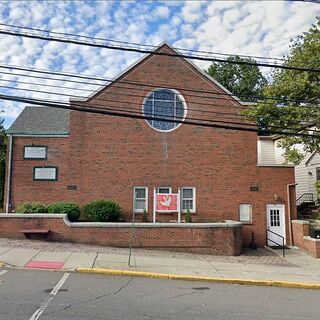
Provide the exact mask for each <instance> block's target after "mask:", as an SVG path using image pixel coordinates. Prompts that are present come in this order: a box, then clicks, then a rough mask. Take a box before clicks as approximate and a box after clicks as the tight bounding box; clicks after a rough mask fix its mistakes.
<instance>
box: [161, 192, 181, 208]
mask: <svg viewBox="0 0 320 320" xmlns="http://www.w3.org/2000/svg"><path fill="white" fill-rule="evenodd" d="M156 201H157V202H156V211H157V212H178V210H179V208H178V194H176V193H168V194H162V193H157V195H156Z"/></svg>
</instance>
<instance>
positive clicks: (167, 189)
mask: <svg viewBox="0 0 320 320" xmlns="http://www.w3.org/2000/svg"><path fill="white" fill-rule="evenodd" d="M171 192H172V189H171V187H158V189H157V193H165V194H167V193H171Z"/></svg>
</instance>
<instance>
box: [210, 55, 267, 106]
mask: <svg viewBox="0 0 320 320" xmlns="http://www.w3.org/2000/svg"><path fill="white" fill-rule="evenodd" d="M227 60H228V61H236V62H250V63H256V61H255V60H254V59H251V58H241V57H239V56H233V57H229V58H228V59H227ZM207 73H208V74H209V75H210V76H211V77H213V78H214V79H216V80H217V81H218V82H220V83H221V84H222V85H223V86H224V87H226V88H227V89H228V90H229V91H230V92H232V93H233V94H235V95H236V96H239V98H241V100H244V101H245V100H247V101H254V100H256V99H255V97H260V96H261V95H262V93H263V88H264V86H265V85H266V84H267V80H266V78H265V77H264V76H263V75H262V73H261V71H260V69H259V67H258V66H257V65H247V64H233V63H227V62H218V63H212V65H211V66H210V67H209V69H208V71H207Z"/></svg>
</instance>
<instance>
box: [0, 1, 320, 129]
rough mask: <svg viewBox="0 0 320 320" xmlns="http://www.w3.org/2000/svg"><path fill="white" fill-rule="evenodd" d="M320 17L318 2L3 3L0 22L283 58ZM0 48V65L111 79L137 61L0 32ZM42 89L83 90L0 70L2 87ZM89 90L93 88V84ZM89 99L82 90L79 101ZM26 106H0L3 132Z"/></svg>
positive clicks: (130, 55)
mask: <svg viewBox="0 0 320 320" xmlns="http://www.w3.org/2000/svg"><path fill="white" fill-rule="evenodd" d="M317 15H320V5H319V4H315V3H307V2H300V1H141V0H140V1H1V2H0V21H1V23H6V24H13V25H21V26H25V27H33V28H41V29H46V30H51V31H55V32H67V33H73V34H82V35H86V36H93V37H102V38H108V39H114V40H121V41H129V42H136V43H143V44H150V45H158V44H160V43H161V42H163V41H164V40H166V41H167V42H169V43H170V44H171V45H173V46H175V47H180V48H188V49H196V50H207V51H214V52H221V53H232V54H249V55H257V56H267V57H282V55H283V54H286V53H287V52H288V49H289V41H290V39H291V38H293V37H296V36H297V35H299V34H301V33H302V32H304V31H307V30H308V29H309V28H310V27H311V25H312V23H314V22H315V17H316V16H317ZM0 48H1V50H0V64H9V65H16V66H24V67H29V68H30V67H31V68H32V67H34V68H39V69H50V70H55V71H64V72H73V73H78V74H86V75H93V76H100V77H107V78H110V77H115V76H116V75H117V74H118V73H120V72H121V71H122V70H124V69H125V68H127V67H128V66H129V65H130V64H132V63H133V62H134V61H136V60H137V59H138V58H140V56H141V55H140V54H137V53H128V52H118V51H114V50H108V49H97V48H89V47H85V46H76V45H70V44H69V45H68V44H62V43H55V42H47V41H40V40H33V39H26V38H24V39H22V38H17V37H11V36H5V35H1V36H0ZM194 62H195V63H196V64H197V65H199V66H200V67H201V68H207V67H208V66H209V63H208V62H198V61H194ZM2 71H3V70H2ZM25 74H28V73H25ZM3 80H12V82H10V83H8V82H5V81H3ZM16 81H27V82H33V83H32V84H21V83H18V82H16ZM41 84H42V85H43V84H53V85H57V84H58V85H59V86H61V89H59V92H60V93H64V94H66V95H72V94H77V95H79V91H75V90H72V89H66V88H65V86H68V87H73V88H75V87H77V88H87V87H86V86H82V87H81V86H79V85H76V84H70V83H66V82H64V81H59V82H56V81H53V80H50V79H41V80H40V79H32V78H27V77H21V76H16V75H6V74H3V73H1V71H0V86H8V85H10V86H14V87H16V88H20V89H35V90H45V91H48V88H46V87H43V86H41ZM87 89H88V88H87ZM90 89H92V90H94V89H95V86H91V87H90ZM55 91H56V89H55ZM0 92H1V93H6V94H15V95H17V94H18V93H19V95H24V96H26V97H33V98H40V99H52V100H57V99H58V100H62V99H63V100H65V101H67V100H68V97H67V96H65V97H61V96H58V97H57V96H55V95H53V94H42V93H37V92H33V93H32V92H23V91H17V90H12V89H11V90H9V89H5V88H0ZM88 94H89V93H88V92H83V93H81V95H83V96H86V95H88ZM24 106H25V105H24V104H19V103H13V102H1V101H0V110H3V113H2V114H1V115H2V116H3V117H4V119H5V127H8V126H9V125H10V124H11V123H12V122H13V121H14V119H15V118H16V117H17V116H18V114H19V113H20V112H21V110H22V109H23V107H24Z"/></svg>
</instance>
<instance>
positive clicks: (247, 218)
mask: <svg viewBox="0 0 320 320" xmlns="http://www.w3.org/2000/svg"><path fill="white" fill-rule="evenodd" d="M239 220H240V221H241V222H244V223H251V221H252V205H251V204H248V203H242V204H239Z"/></svg>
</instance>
